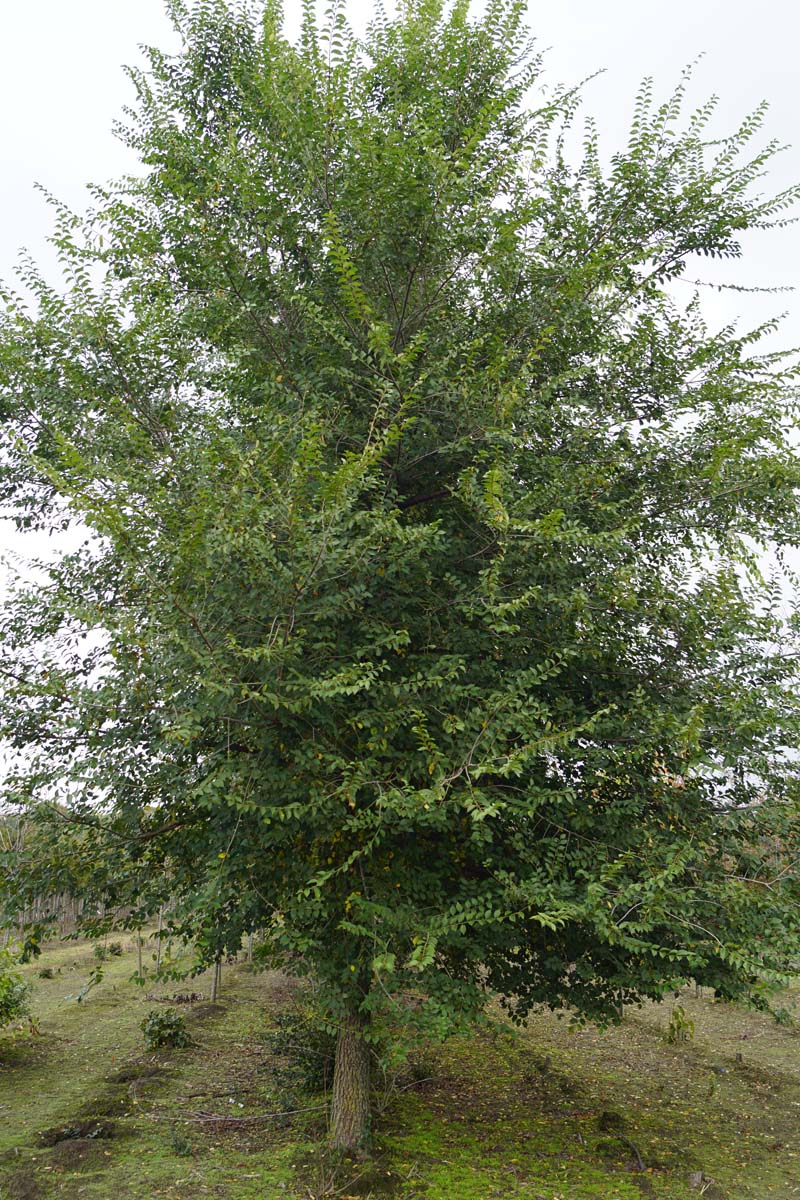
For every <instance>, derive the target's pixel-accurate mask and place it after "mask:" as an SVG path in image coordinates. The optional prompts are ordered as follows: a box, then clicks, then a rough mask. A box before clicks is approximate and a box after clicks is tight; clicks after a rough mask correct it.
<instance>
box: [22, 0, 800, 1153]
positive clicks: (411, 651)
mask: <svg viewBox="0 0 800 1200" xmlns="http://www.w3.org/2000/svg"><path fill="white" fill-rule="evenodd" d="M311 7H312V6H311V5H310V4H309V5H307V6H306V16H305V21H304V24H303V31H302V35H301V37H300V40H299V43H298V44H297V45H291V44H289V43H288V42H287V41H286V40H285V39H284V37H283V36H282V33H281V14H280V9H279V7H278V5H277V4H276V3H273V2H270V3H267V4H266V5H265V6H263V7H252V8H251V7H249V6H238V7H236V8H233V7H231V6H229V5H227V4H225V3H222V2H221V0H202V2H200V3H197V4H195V5H194V6H188V5H184V4H183V3H180V2H179V0H174V2H173V3H172V4H171V5H170V12H171V15H172V17H173V19H174V21H175V24H176V26H177V27H178V29H179V31H180V32H181V35H182V38H183V50H182V52H181V53H180V54H178V55H176V56H174V57H168V56H165V55H162V54H160V53H159V52H158V51H156V50H153V51H151V52H150V68H149V70H148V71H147V72H142V73H139V72H133V73H132V77H133V80H134V82H135V84H136V88H137V94H138V104H137V107H136V109H135V110H134V111H132V112H131V113H130V124H129V126H128V127H127V128H126V129H123V130H121V135H122V136H123V137H124V138H125V140H126V141H127V143H128V144H129V145H130V146H132V147H133V148H134V149H135V150H136V151H137V152H138V154H139V156H140V158H141V161H142V163H143V164H144V165H145V166H146V167H147V168H148V170H147V173H146V175H145V176H144V178H141V179H140V178H135V179H128V180H124V181H123V182H122V183H121V184H119V185H117V186H116V187H114V188H111V189H109V190H101V191H98V192H97V195H96V209H95V210H94V211H92V212H90V213H89V214H88V216H87V217H86V218H85V219H83V220H82V221H79V220H78V219H77V218H75V217H74V216H72V215H71V214H70V213H68V212H66V211H65V210H63V209H61V208H59V207H58V206H57V222H56V234H55V242H56V245H57V246H58V248H59V250H60V253H61V256H62V261H63V264H64V269H65V274H66V277H67V281H68V288H67V290H66V294H64V295H61V294H58V293H57V292H56V291H54V290H53V289H51V288H50V287H48V286H47V285H46V283H45V282H44V281H43V280H42V279H41V278H40V277H39V275H38V274H37V272H36V271H35V269H34V268H33V267H32V266H30V265H28V264H25V265H24V267H23V278H24V280H25V282H26V283H27V285H28V286H29V287H30V288H31V289H32V290H33V292H34V293H35V296H36V298H37V301H38V306H37V308H36V310H35V311H31V310H29V309H28V308H26V306H25V305H24V304H23V302H22V301H21V300H20V299H19V298H18V297H16V296H15V295H14V294H12V293H11V292H10V291H8V292H7V294H6V310H5V315H4V318H3V324H2V328H1V330H0V381H1V382H0V389H1V390H0V405H1V406H2V412H3V415H4V417H5V421H6V426H5V428H6V435H5V440H4V458H3V487H4V493H3V494H4V497H5V503H6V506H7V510H8V511H9V512H11V513H13V514H14V515H15V517H16V519H17V520H18V522H19V523H20V524H21V525H33V526H37V527H52V528H62V527H65V526H68V525H69V524H70V523H71V522H73V521H75V520H79V521H80V522H82V523H83V525H84V526H87V527H88V528H89V529H90V530H91V536H90V537H89V538H88V540H87V541H86V542H85V544H84V545H83V546H82V547H81V548H80V549H78V550H75V551H73V552H70V553H64V554H63V555H62V556H61V557H60V559H59V560H58V561H57V562H56V563H55V564H54V565H51V566H49V567H47V570H46V582H45V583H43V584H41V585H37V586H36V587H34V588H26V587H24V586H20V587H19V588H18V589H17V591H16V593H15V595H14V596H13V598H12V603H11V604H10V605H9V608H8V611H7V613H6V616H5V617H4V620H3V639H4V651H5V654H6V661H7V662H9V663H11V664H13V665H12V666H11V667H10V668H9V669H8V672H7V673H6V675H5V676H4V678H5V680H6V688H5V695H4V700H3V706H2V730H3V733H4V735H5V737H6V738H7V739H8V740H9V741H10V742H11V743H12V744H13V745H14V746H15V747H17V748H19V749H20V750H22V751H23V752H24V756H25V758H24V761H25V768H24V770H19V771H16V772H14V773H12V775H11V777H10V778H9V781H8V784H7V787H6V799H7V801H8V802H12V803H16V804H19V805H24V806H25V807H27V808H28V809H29V810H30V811H31V812H32V813H33V814H34V816H35V817H36V818H37V819H38V822H39V827H38V833H37V837H36V839H32V840H31V842H30V843H29V845H28V846H26V850H25V855H24V861H22V862H20V860H19V858H17V859H16V860H15V861H14V862H10V863H9V866H8V870H7V872H6V881H7V882H6V891H7V893H8V895H9V904H10V905H12V906H14V905H16V906H21V904H22V902H23V901H24V897H25V895H26V893H27V892H32V893H33V892H35V893H38V894H41V893H42V891H43V890H44V891H47V889H48V886H49V887H50V888H51V889H53V888H54V885H55V884H56V883H58V884H59V889H58V890H63V891H71V892H73V893H74V891H75V890H76V888H79V889H80V891H81V893H82V894H83V895H84V896H86V897H87V898H89V897H91V896H94V897H96V898H97V900H98V902H99V901H100V900H101V899H102V901H103V903H104V904H105V905H106V906H107V907H106V909H105V910H104V911H105V913H106V914H107V915H106V917H105V918H102V917H101V915H100V910H95V913H96V915H95V917H94V920H93V919H92V915H91V914H92V908H91V905H90V904H87V907H86V909H85V912H84V924H85V926H86V927H87V928H91V929H93V930H96V929H98V928H100V927H101V925H102V923H103V920H105V921H106V922H108V921H110V920H113V914H114V911H115V906H116V908H117V910H118V911H120V912H121V911H125V912H126V913H127V914H128V915H127V916H126V917H125V918H124V919H125V920H126V921H128V922H129V923H131V924H138V923H140V922H141V920H142V918H143V916H144V915H146V914H147V913H150V914H152V913H154V912H156V911H157V910H158V908H159V906H160V905H162V904H163V903H165V902H166V901H167V900H171V901H172V902H173V903H172V906H171V907H170V910H169V918H168V932H169V933H171V934H177V935H183V936H185V937H187V938H188V937H191V938H193V939H195V942H196V945H197V947H198V954H199V956H200V959H201V961H204V962H211V961H213V960H214V959H215V958H217V957H218V956H219V954H220V953H221V952H222V951H223V950H224V949H234V948H238V946H239V945H240V943H241V941H242V938H243V937H244V936H246V935H247V933H248V932H249V931H251V930H253V929H258V928H266V929H267V930H268V936H269V944H270V946H271V947H272V952H273V954H274V956H275V957H276V958H279V959H281V960H282V961H284V962H285V963H287V964H288V966H289V967H290V968H291V969H293V970H296V971H300V972H304V971H311V972H313V973H314V975H315V977H316V979H317V980H318V982H319V985H320V989H321V994H322V996H323V997H324V1001H325V1005H326V1012H327V1017H328V1019H329V1020H330V1022H331V1023H333V1024H335V1025H336V1026H337V1028H338V1029H339V1039H338V1050H337V1062H336V1075H335V1081H334V1086H333V1113H332V1136H333V1140H334V1143H335V1144H336V1145H337V1146H339V1147H341V1148H345V1149H351V1150H352V1149H357V1148H359V1147H363V1146H364V1145H365V1144H366V1142H367V1141H368V1137H369V1098H368V1092H369V1074H370V1047H374V1048H377V1049H378V1050H380V1049H381V1048H385V1047H386V1046H387V1045H391V1043H392V1040H393V1039H396V1038H397V1037H398V1036H399V1034H400V1032H401V1031H402V1028H403V1027H404V1026H405V1025H409V1024H416V1025H422V1026H423V1027H424V1028H426V1029H428V1030H434V1031H436V1032H442V1031H444V1030H447V1029H451V1028H453V1027H455V1026H457V1025H459V1024H460V1023H462V1022H465V1021H470V1020H473V1019H474V1018H475V1017H476V1016H477V1015H478V1014H479V1013H480V1011H481V1010H482V1007H483V1005H484V1002H485V999H486V997H487V995H488V994H490V993H493V992H496V993H499V994H500V995H501V996H502V997H503V998H504V1003H505V1004H506V1005H507V1007H508V1009H509V1010H510V1012H511V1013H512V1015H513V1016H514V1017H516V1018H518V1019H524V1017H525V1014H526V1013H527V1012H528V1011H529V1009H530V1008H531V1006H533V1005H536V1004H541V1003H544V1004H549V1005H552V1006H560V1005H567V1006H570V1007H571V1008H572V1009H573V1011H574V1012H576V1013H577V1014H579V1015H580V1016H585V1017H588V1018H593V1019H600V1020H603V1019H613V1018H614V1016H615V1014H616V1013H617V1011H618V1007H619V1005H620V1004H621V1003H630V1002H635V1001H636V1000H638V999H640V998H642V997H655V998H657V997H659V996H661V995H662V994H664V992H665V991H666V990H668V989H670V988H673V987H674V986H676V984H677V983H679V982H680V981H682V980H684V979H686V978H691V977H693V978H695V979H697V980H698V981H699V982H701V983H703V984H706V985H709V986H712V987H714V988H715V989H716V990H717V991H718V992H719V993H721V994H724V995H726V996H736V995H745V996H749V997H750V998H751V999H754V1000H756V1001H757V1002H760V1003H764V1002H765V989H766V988H767V987H768V986H769V985H770V984H771V983H774V982H775V981H776V980H777V979H779V978H780V977H781V973H782V972H785V971H786V970H788V969H790V968H791V966H792V963H791V961H790V960H791V955H792V952H793V951H792V948H793V947H796V945H797V941H796V939H797V934H798V915H797V914H798V911H800V910H798V907H797V880H796V873H795V870H794V866H793V863H794V858H795V855H796V851H797V816H798V812H797V770H796V766H795V763H794V760H793V758H792V757H791V755H789V754H787V752H786V748H787V747H791V746H792V745H793V744H794V740H795V736H796V728H797V711H796V701H795V696H796V687H795V685H796V667H795V663H796V659H795V657H794V651H793V650H792V652H791V653H787V652H786V645H787V643H788V641H789V638H790V633H791V631H790V629H789V628H788V627H787V623H786V622H785V621H784V619H783V616H782V595H781V591H780V587H779V585H778V583H777V582H775V581H769V580H764V579H763V578H762V575H761V572H760V569H759V562H760V561H761V560H760V555H759V548H760V547H761V546H764V545H766V544H768V543H769V544H770V545H773V546H775V547H778V550H779V552H780V549H781V548H782V547H785V546H787V545H791V544H793V543H794V542H795V541H796V538H797V528H798V526H797V517H798V513H797V483H798V467H797V462H796V459H795V456H794V454H793V451H792V448H791V441H790V437H791V431H792V430H793V428H794V423H795V417H796V409H795V393H794V390H793V388H794V368H793V366H792V364H791V360H789V359H785V358H783V357H781V356H780V355H778V354H775V353H764V352H762V351H759V347H758V343H759V340H760V339H761V337H762V335H763V334H764V333H765V332H766V330H765V329H759V330H756V331H753V332H750V333H746V334H742V333H740V332H738V331H737V330H736V329H734V328H725V329H722V330H712V329H709V328H708V327H707V326H706V324H705V323H704V321H703V318H702V314H701V311H700V306H699V303H698V301H697V299H696V298H693V299H691V300H689V302H688V303H686V304H680V303H678V301H677V300H676V299H675V298H674V295H673V292H674V289H671V288H670V284H671V282H672V281H673V280H675V279H678V278H680V277H681V276H682V275H683V274H684V272H685V271H686V268H687V264H688V263H689V262H690V261H692V259H693V257H694V256H697V255H703V256H706V257H708V256H711V257H714V256H731V255H737V254H738V253H739V238H740V236H741V234H742V233H743V231H745V230H747V229H753V228H760V227H764V226H767V225H770V224H774V223H776V222H778V223H779V221H780V219H781V213H782V212H783V210H784V208H786V206H787V205H788V204H789V203H790V202H791V201H792V200H793V199H794V193H785V194H782V195H779V196H777V197H775V198H771V199H764V198H763V196H760V195H758V194H756V193H755V191H754V184H755V182H756V181H757V180H758V179H759V178H760V176H761V174H762V172H763V168H764V166H765V164H766V163H767V162H768V160H769V157H770V155H771V153H772V152H773V151H774V149H775V147H774V146H767V147H766V148H762V149H756V150H754V151H750V152H749V157H748V153H747V148H748V147H749V146H750V145H751V144H752V142H753V139H754V137H756V135H757V134H758V130H759V126H760V118H761V113H757V114H756V115H755V116H754V117H752V118H749V119H748V120H746V121H745V122H744V124H743V125H742V126H741V128H740V129H739V130H738V131H736V132H735V133H734V134H733V135H732V136H730V137H727V138H721V139H720V138H711V137H710V136H709V135H707V134H706V133H705V129H706V127H707V125H708V123H709V121H710V120H711V118H712V114H713V105H712V104H707V105H704V106H703V107H701V108H700V109H699V110H697V111H695V112H693V113H691V114H690V115H689V116H688V117H686V118H682V116H681V109H682V101H683V91H684V86H685V81H684V84H682V85H681V87H680V88H679V89H678V91H677V93H676V94H675V95H674V96H673V97H672V98H671V99H669V100H668V101H667V102H666V103H664V104H662V105H660V106H655V105H654V104H653V102H652V99H651V94H650V88H649V86H645V88H644V89H643V90H642V92H641V94H640V96H639V98H638V100H637V105H636V110H635V118H634V122H633V126H632V130H631V136H630V141H629V143H628V145H627V147H626V148H625V149H624V150H622V151H620V152H619V153H617V154H616V155H614V156H613V157H612V159H611V161H610V163H609V165H608V166H607V167H604V165H603V162H602V158H601V155H600V151H599V148H598V144H597V141H596V138H595V136H594V134H593V132H592V130H591V127H590V128H589V131H588V132H587V134H586V136H585V138H584V141H583V148H582V151H581V152H580V153H579V154H578V155H577V158H578V165H577V166H574V167H573V166H570V161H569V155H568V152H567V149H566V147H567V146H568V145H572V144H573V142H574V141H575V139H573V138H571V134H570V129H571V122H572V120H573V117H574V115H575V110H576V106H577V100H576V97H575V96H574V95H573V94H569V93H566V94H561V93H550V94H549V95H548V96H547V97H546V98H542V96H541V93H535V92H534V91H533V89H534V86H535V85H536V83H537V79H538V76H539V70H540V64H539V60H538V58H537V57H536V56H535V55H534V54H533V53H532V52H531V48H530V46H529V44H528V41H527V33H526V30H525V28H524V26H523V23H522V6H521V5H520V4H519V3H514V2H510V0H490V3H489V4H488V6H487V10H486V15H485V16H484V17H483V18H481V19H480V20H470V19H469V16H468V12H467V6H466V4H464V3H461V2H460V0H459V2H457V3H455V4H453V5H452V6H451V7H450V8H449V9H447V10H445V9H444V7H443V5H442V4H441V3H437V2H436V0H408V2H407V3H404V4H403V5H402V6H401V11H400V15H399V16H398V18H397V19H391V20H390V19H388V18H386V17H385V16H384V15H383V14H382V13H381V12H380V11H379V12H378V15H377V16H376V18H375V20H374V22H373V24H372V26H371V28H370V30H369V33H368V35H367V37H366V40H365V42H364V43H363V44H359V43H356V41H355V40H354V39H353V37H352V36H351V34H350V33H349V31H348V29H347V27H346V25H345V22H344V19H343V17H342V15H341V13H340V11H339V10H338V8H336V7H335V8H334V10H333V12H332V13H331V14H330V16H329V20H328V24H327V25H326V27H325V29H324V30H323V31H320V30H319V29H318V27H317V25H316V24H315V20H314V17H313V15H312V12H311ZM532 97H533V99H532ZM793 644H794V643H792V645H793ZM55 801H58V803H57V804H56V803H55ZM409 995H416V996H418V997H421V998H422V1001H423V1002H422V1004H421V1005H418V1004H411V1003H409V1002H408V997H409Z"/></svg>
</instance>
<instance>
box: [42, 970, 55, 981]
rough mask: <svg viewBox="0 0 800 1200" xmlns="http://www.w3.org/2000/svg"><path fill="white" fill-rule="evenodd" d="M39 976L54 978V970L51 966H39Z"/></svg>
mask: <svg viewBox="0 0 800 1200" xmlns="http://www.w3.org/2000/svg"><path fill="white" fill-rule="evenodd" d="M39 978H40V979H55V971H54V970H53V968H52V967H40V968H39Z"/></svg>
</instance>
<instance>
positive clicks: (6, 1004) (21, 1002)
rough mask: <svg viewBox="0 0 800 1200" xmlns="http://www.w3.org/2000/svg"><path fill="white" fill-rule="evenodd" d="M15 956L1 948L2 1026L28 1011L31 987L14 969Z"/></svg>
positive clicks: (0, 1001)
mask: <svg viewBox="0 0 800 1200" xmlns="http://www.w3.org/2000/svg"><path fill="white" fill-rule="evenodd" d="M14 961H15V960H14V958H13V956H12V955H11V953H10V952H9V951H8V950H0V1028H2V1026H3V1025H8V1024H9V1023H10V1022H11V1021H16V1020H18V1019H19V1018H20V1017H24V1016H26V1015H27V1013H28V1000H29V995H30V988H29V986H28V984H27V983H26V982H25V981H24V980H23V979H21V978H20V976H19V975H18V974H17V973H16V972H15V971H14V969H13V967H14Z"/></svg>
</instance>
